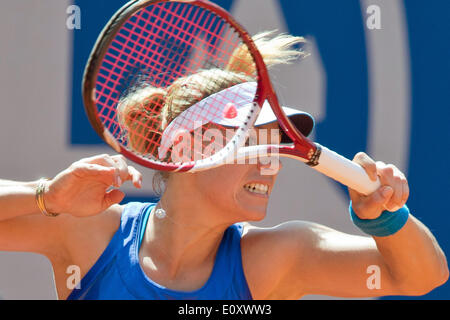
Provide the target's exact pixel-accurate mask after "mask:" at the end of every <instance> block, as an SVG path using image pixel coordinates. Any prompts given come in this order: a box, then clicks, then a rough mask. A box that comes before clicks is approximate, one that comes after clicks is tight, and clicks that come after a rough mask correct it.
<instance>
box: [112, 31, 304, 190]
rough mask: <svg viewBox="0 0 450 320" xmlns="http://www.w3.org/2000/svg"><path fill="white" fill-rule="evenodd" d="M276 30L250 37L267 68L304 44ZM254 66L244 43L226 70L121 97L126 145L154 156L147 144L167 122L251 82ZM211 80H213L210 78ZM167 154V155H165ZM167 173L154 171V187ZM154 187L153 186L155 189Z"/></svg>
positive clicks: (298, 52)
mask: <svg viewBox="0 0 450 320" xmlns="http://www.w3.org/2000/svg"><path fill="white" fill-rule="evenodd" d="M274 33H275V31H266V32H262V33H259V34H257V35H255V36H254V37H253V41H254V42H255V45H256V46H257V48H258V50H259V52H260V53H261V55H262V57H263V59H264V62H265V64H266V65H267V67H268V68H270V67H272V66H275V65H279V64H289V63H291V62H293V61H294V60H296V59H298V58H301V57H303V56H304V53H303V52H302V51H301V50H300V49H297V48H295V46H296V45H298V44H300V43H304V42H305V40H304V38H302V37H295V36H292V35H288V34H279V35H276V36H274ZM255 71H256V70H255V65H254V63H253V58H252V57H251V55H250V54H249V52H248V49H247V46H245V45H242V46H240V47H238V48H237V49H235V50H234V52H233V54H232V56H231V58H230V60H229V61H228V63H227V66H226V67H225V69H224V70H223V69H218V68H213V69H208V70H201V71H199V72H197V73H195V74H193V75H189V76H186V77H183V78H179V79H177V80H176V81H174V82H173V83H172V84H171V85H170V86H169V87H168V88H166V89H162V88H153V87H151V86H145V87H142V88H138V89H136V90H135V91H133V92H132V93H130V94H128V95H127V96H125V97H123V98H122V99H120V101H119V104H118V110H117V118H118V121H119V125H120V126H121V128H122V130H123V129H125V130H124V131H125V132H128V136H127V141H128V147H129V148H131V149H133V150H134V151H135V152H138V153H140V154H150V155H152V156H154V157H155V158H157V150H156V149H157V148H156V146H155V147H153V149H152V146H151V145H150V143H151V141H155V140H158V139H157V136H158V135H161V134H162V132H163V131H164V129H165V128H166V127H167V125H168V124H170V122H171V121H172V120H173V119H175V118H176V117H177V116H178V115H179V114H181V113H182V112H183V111H185V110H186V109H188V108H189V107H191V106H192V105H194V104H195V103H197V102H199V101H201V100H203V99H205V98H206V97H208V96H210V95H212V94H214V93H217V92H220V91H222V90H224V89H226V88H229V87H232V86H234V85H237V84H240V83H243V82H248V81H254V79H255V77H256V74H255ZM211 79H214V81H211ZM168 157H169V155H168ZM168 177H169V173H168V172H157V173H156V175H155V178H154V180H153V187H154V189H155V190H157V189H158V190H160V193H161V192H162V188H159V187H158V185H159V186H160V184H161V182H166V181H167V179H168ZM155 187H156V188H155Z"/></svg>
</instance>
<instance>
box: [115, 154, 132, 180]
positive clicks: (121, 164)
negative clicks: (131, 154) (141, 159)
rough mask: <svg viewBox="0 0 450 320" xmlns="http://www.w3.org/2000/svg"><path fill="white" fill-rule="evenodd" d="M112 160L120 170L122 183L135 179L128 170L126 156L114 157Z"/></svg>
mask: <svg viewBox="0 0 450 320" xmlns="http://www.w3.org/2000/svg"><path fill="white" fill-rule="evenodd" d="M111 160H112V161H113V162H114V164H115V166H116V167H118V168H119V172H120V178H121V181H122V182H125V181H128V180H131V179H132V178H133V177H132V175H131V174H130V172H129V170H128V164H127V161H126V159H125V157H124V156H122V155H116V156H112V157H111Z"/></svg>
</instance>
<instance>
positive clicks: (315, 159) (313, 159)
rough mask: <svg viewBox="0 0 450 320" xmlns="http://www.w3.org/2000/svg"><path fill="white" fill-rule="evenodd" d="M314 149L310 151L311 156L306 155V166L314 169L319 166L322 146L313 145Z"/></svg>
mask: <svg viewBox="0 0 450 320" xmlns="http://www.w3.org/2000/svg"><path fill="white" fill-rule="evenodd" d="M315 145H316V148H315V149H312V150H311V151H310V152H312V154H311V156H310V155H309V154H308V158H309V161H308V162H306V164H307V165H308V166H310V167H315V166H317V165H318V164H319V159H320V155H321V154H322V146H321V145H320V144H318V143H315Z"/></svg>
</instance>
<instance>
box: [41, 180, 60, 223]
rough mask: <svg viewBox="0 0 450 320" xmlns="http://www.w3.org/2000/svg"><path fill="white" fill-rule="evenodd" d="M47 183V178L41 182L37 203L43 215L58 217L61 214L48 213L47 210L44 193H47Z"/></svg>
mask: <svg viewBox="0 0 450 320" xmlns="http://www.w3.org/2000/svg"><path fill="white" fill-rule="evenodd" d="M47 181H48V179H46V178H42V179H40V180H39V182H38V186H37V188H36V203H37V206H38V208H39V210H41V212H42V214H44V215H45V216H47V217H57V216H59V213H51V212H48V211H47V209H46V208H45V203H44V192H45V183H46V182H47Z"/></svg>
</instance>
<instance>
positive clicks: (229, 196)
mask: <svg viewBox="0 0 450 320" xmlns="http://www.w3.org/2000/svg"><path fill="white" fill-rule="evenodd" d="M240 167H244V166H239V165H237V166H236V165H234V166H233V165H229V166H221V167H218V168H215V169H211V170H206V171H203V172H199V176H198V179H197V184H198V187H199V189H200V190H201V191H202V193H203V194H204V195H207V196H208V198H211V199H214V200H215V201H220V202H223V201H227V202H228V203H229V204H231V202H232V201H233V200H234V199H235V196H236V194H237V193H238V192H239V191H240V189H242V185H241V184H242V182H241V181H242V178H243V176H244V175H245V172H247V170H244V168H240Z"/></svg>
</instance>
